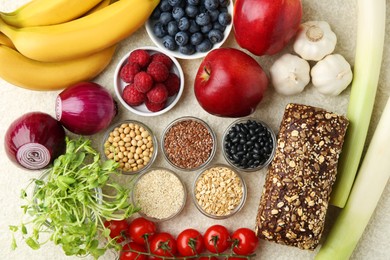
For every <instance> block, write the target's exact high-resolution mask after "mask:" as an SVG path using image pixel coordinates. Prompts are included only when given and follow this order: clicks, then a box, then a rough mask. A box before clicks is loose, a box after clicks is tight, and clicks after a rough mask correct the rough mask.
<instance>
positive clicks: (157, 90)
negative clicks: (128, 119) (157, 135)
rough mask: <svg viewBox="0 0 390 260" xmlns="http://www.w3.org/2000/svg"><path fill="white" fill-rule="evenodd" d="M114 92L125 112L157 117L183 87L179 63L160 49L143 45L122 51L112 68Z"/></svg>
mask: <svg viewBox="0 0 390 260" xmlns="http://www.w3.org/2000/svg"><path fill="white" fill-rule="evenodd" d="M114 86H115V93H116V95H117V97H118V99H119V101H120V103H121V104H122V105H123V106H124V107H125V108H126V109H127V110H129V111H131V112H133V113H135V114H137V115H141V116H157V115H161V114H164V113H166V112H168V111H169V110H171V109H172V108H173V107H174V106H175V105H176V104H177V102H178V101H179V99H180V97H181V95H182V93H183V88H184V73H183V70H182V68H181V66H180V63H179V62H178V61H177V60H176V59H175V58H174V57H172V56H171V55H169V54H168V53H166V52H164V51H163V50H161V49H159V48H157V47H152V46H147V47H142V48H137V49H134V50H132V51H130V52H128V53H127V54H125V55H124V56H123V57H122V59H121V60H120V62H119V63H118V65H117V67H116V69H115V76H114Z"/></svg>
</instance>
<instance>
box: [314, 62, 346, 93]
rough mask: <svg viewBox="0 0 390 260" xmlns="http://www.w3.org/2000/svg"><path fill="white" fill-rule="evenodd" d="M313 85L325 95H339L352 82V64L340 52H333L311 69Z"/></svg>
mask: <svg viewBox="0 0 390 260" xmlns="http://www.w3.org/2000/svg"><path fill="white" fill-rule="evenodd" d="M310 74H311V78H312V83H313V86H314V87H315V88H316V89H317V90H318V92H320V93H322V94H324V95H330V96H337V95H339V94H340V93H341V92H343V91H344V90H345V89H346V88H347V87H348V86H349V84H350V83H351V82H352V78H353V73H352V69H351V65H350V64H349V63H348V62H347V61H346V59H345V58H344V57H343V56H342V55H340V54H331V55H328V56H326V57H325V58H324V59H323V60H321V61H319V62H317V64H315V65H314V66H313V68H312V69H311V72H310Z"/></svg>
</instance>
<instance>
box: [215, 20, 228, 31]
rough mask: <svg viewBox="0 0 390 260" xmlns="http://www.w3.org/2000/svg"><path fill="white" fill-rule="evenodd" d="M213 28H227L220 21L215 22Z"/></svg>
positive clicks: (223, 29) (221, 29)
mask: <svg viewBox="0 0 390 260" xmlns="http://www.w3.org/2000/svg"><path fill="white" fill-rule="evenodd" d="M213 29H216V30H220V31H221V32H224V31H225V29H226V26H224V25H221V24H220V23H219V22H218V21H217V22H215V23H214V24H213Z"/></svg>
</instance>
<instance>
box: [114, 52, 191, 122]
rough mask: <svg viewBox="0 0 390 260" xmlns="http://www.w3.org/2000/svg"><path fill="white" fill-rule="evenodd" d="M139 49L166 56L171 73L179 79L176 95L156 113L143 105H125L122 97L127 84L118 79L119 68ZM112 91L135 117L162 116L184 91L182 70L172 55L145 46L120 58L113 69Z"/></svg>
mask: <svg viewBox="0 0 390 260" xmlns="http://www.w3.org/2000/svg"><path fill="white" fill-rule="evenodd" d="M139 49H142V50H147V51H148V52H149V53H150V54H154V53H158V52H160V53H164V54H165V55H167V56H168V57H169V58H170V59H171V60H172V61H173V66H172V69H171V72H173V73H175V74H176V75H178V76H179V79H180V89H179V92H178V93H177V94H176V95H174V96H172V97H169V98H168V101H167V104H166V106H165V108H164V109H162V110H160V111H157V112H152V111H150V110H149V109H147V107H146V105H145V104H141V105H139V106H130V105H129V104H127V103H126V101H125V100H124V99H123V97H122V93H123V89H124V88H125V87H126V86H127V85H128V83H126V82H124V81H122V80H121V78H120V71H121V68H122V67H123V66H124V65H125V64H126V63H127V59H128V58H129V56H130V53H132V52H133V51H135V50H139ZM114 89H115V94H116V96H117V98H118V99H119V101H120V103H121V104H122V105H123V106H124V107H125V108H126V109H127V110H129V111H131V112H133V113H135V114H137V115H141V116H158V115H161V114H164V113H166V112H168V111H169V110H171V109H172V108H173V107H174V106H175V105H176V104H177V102H178V101H179V100H180V97H181V95H182V94H183V89H184V73H183V69H182V68H181V65H180V63H179V62H178V61H177V60H176V58H175V57H172V55H171V54H169V53H168V52H167V51H164V50H161V49H159V48H157V47H153V46H146V47H142V48H137V49H134V50H132V51H130V52H128V53H126V55H124V56H123V57H122V59H121V60H120V61H119V63H118V65H117V67H116V69H115V75H114Z"/></svg>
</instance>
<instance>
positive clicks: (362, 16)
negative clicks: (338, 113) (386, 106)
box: [330, 0, 386, 208]
mask: <svg viewBox="0 0 390 260" xmlns="http://www.w3.org/2000/svg"><path fill="white" fill-rule="evenodd" d="M357 7H358V10H357V11H358V16H357V20H358V24H357V41H356V53H355V65H354V79H353V82H352V87H351V95H350V100H349V104H348V111H347V118H348V119H349V120H350V125H349V127H348V130H347V133H346V137H345V142H344V146H343V151H342V152H341V155H340V160H339V167H338V173H337V178H336V183H335V185H334V186H333V192H332V195H331V196H332V197H331V200H330V204H332V205H334V206H337V207H340V208H343V207H344V205H345V203H346V201H347V199H348V196H349V193H350V191H351V187H352V185H353V182H354V180H355V176H356V173H357V171H358V167H359V163H360V160H361V156H362V153H363V149H364V145H365V141H366V136H367V131H368V127H369V123H370V119H371V114H372V110H373V107H374V102H375V95H376V90H377V85H378V79H379V72H380V68H381V63H382V54H383V45H384V37H385V23H386V0H357Z"/></svg>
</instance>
